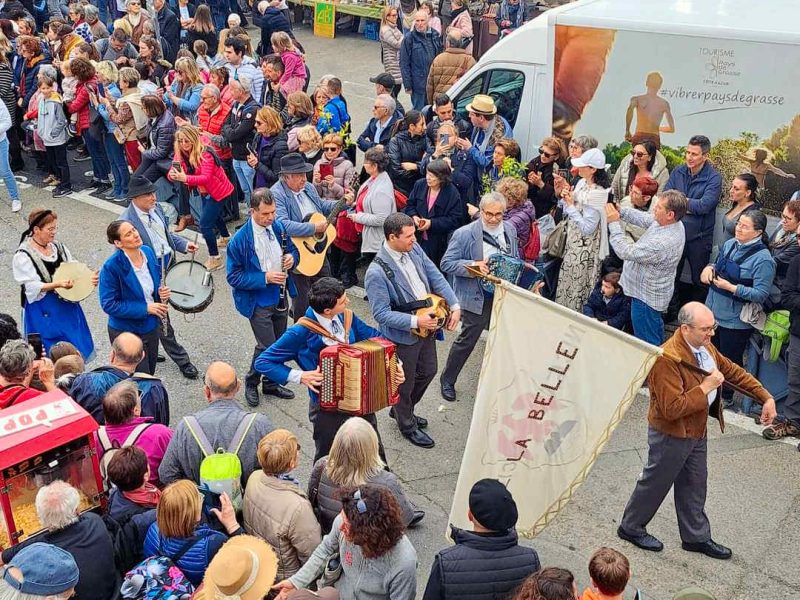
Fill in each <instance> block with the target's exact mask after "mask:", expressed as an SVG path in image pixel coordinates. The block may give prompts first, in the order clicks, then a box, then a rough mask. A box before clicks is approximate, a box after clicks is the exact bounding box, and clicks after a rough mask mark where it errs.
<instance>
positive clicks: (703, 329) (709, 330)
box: [687, 321, 719, 333]
mask: <svg viewBox="0 0 800 600" xmlns="http://www.w3.org/2000/svg"><path fill="white" fill-rule="evenodd" d="M687 327H691V328H692V329H697V330H698V331H701V332H703V333H714V332H715V331H716V330H717V327H719V323H717V322H716V321H714V324H713V325H712V326H711V327H695V326H694V325H687Z"/></svg>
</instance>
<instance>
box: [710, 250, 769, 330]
mask: <svg viewBox="0 0 800 600" xmlns="http://www.w3.org/2000/svg"><path fill="white" fill-rule="evenodd" d="M753 243H755V244H760V241H757V242H753ZM751 245H752V244H740V243H739V242H737V241H736V238H733V239H730V240H728V241H727V242H725V243H724V244H723V245H722V248H720V251H719V253H720V256H722V257H729V260H731V261H733V262H735V263H736V264H738V265H739V278H740V279H745V280H752V282H753V283H752V285H742V284H739V285H737V286H736V291H735V292H734V293H733V295H732V296H729V295H727V294H722V293H720V291H719V290H718V289H717V288H716V287H714V286H713V285H712V286H711V287H710V288H709V290H708V296H707V297H706V306H707V307H708V308H710V309H711V312H713V313H714V317H715V318H716V319H717V322H718V323H719V324H720V326H721V327H726V328H728V329H750V328H751V326H750V325H749V324H748V323H745V322H743V321H742V320H741V319H740V318H739V313H740V312H741V311H742V307H743V306H744V305H745V304H747V303H748V302H754V303H755V304H762V303H764V302H765V301H766V300H767V298H768V297H769V292H770V289H771V288H772V281H773V279H775V261H774V260H773V259H772V255H771V254H770V252H769V249H768V248H767V247H766V246H763V247H762V248H761V250H759V251H758V252H756V253H755V254H751V255H750V256H748V257H747V258H746V259H745V260H742V257H744V256H745V255H746V254H747V253H748V250H749V249H750V248H751ZM729 253H730V254H729ZM719 275H720V276H723V274H722V273H719Z"/></svg>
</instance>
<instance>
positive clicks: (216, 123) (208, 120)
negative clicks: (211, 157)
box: [197, 102, 233, 160]
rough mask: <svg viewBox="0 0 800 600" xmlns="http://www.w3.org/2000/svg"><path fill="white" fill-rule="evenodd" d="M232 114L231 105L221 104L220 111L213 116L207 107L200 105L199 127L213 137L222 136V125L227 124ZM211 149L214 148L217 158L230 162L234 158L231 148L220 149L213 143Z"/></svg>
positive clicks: (198, 112)
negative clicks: (226, 120) (229, 115)
mask: <svg viewBox="0 0 800 600" xmlns="http://www.w3.org/2000/svg"><path fill="white" fill-rule="evenodd" d="M230 112H231V105H230V104H226V103H225V102H223V103H221V104H220V106H219V109H218V110H217V112H215V113H214V114H213V115H212V114H209V112H208V111H207V110H206V109H205V107H204V106H203V105H202V104H200V108H198V109H197V126H198V127H199V128H200V130H201V131H205V132H206V133H210V134H211V135H222V124H223V123H224V122H225V119H227V118H228V114H229V113H230ZM211 147H212V148H214V151H215V152H216V153H217V156H219V157H220V158H221V159H222V160H230V159H231V158H232V157H233V154H231V148H230V146H228V147H227V148H220V147H219V146H217V145H216V144H213V143H212V144H211Z"/></svg>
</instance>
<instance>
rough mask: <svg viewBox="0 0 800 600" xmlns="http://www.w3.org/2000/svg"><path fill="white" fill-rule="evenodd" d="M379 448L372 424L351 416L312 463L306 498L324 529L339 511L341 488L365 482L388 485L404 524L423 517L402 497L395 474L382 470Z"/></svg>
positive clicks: (328, 528) (331, 522)
mask: <svg viewBox="0 0 800 600" xmlns="http://www.w3.org/2000/svg"><path fill="white" fill-rule="evenodd" d="M379 448H380V439H379V438H378V433H377V432H376V430H375V429H374V427H373V426H372V425H370V423H368V422H367V421H366V420H364V419H362V418H361V417H351V418H350V419H347V421H345V422H344V424H343V425H342V426H341V427H340V428H339V431H337V432H336V436H335V437H334V438H333V444H332V445H331V451H330V454H328V456H323V457H322V458H320V459H319V460H318V461H317V462H316V463H315V464H314V469H313V470H312V471H311V478H310V480H309V482H308V498H309V500H311V505H312V506H313V507H314V510H315V511H316V513H317V515H318V516H319V519H320V525H322V530H323V531H324V532H326V533H327V532H328V531H330V530H331V525H332V524H333V520H334V519H335V518H336V516H337V515H338V514H339V513H340V512H341V511H342V503H341V501H340V500H339V495H340V494H341V491H342V490H343V489H346V488H349V487H353V486H359V485H365V484H373V485H378V486H381V487H385V488H388V490H389V491H390V492H392V495H393V496H394V497H395V498H396V499H397V502H398V503H399V504H400V510H401V512H402V514H403V522H404V523H405V524H406V525H408V526H412V525H416V524H417V523H419V522H420V521H421V520H422V518H423V517H424V516H425V513H424V512H423V511H421V510H416V508H415V507H414V505H413V504H412V503H411V501H410V500H409V499H408V498H406V495H405V493H404V492H403V488H402V486H401V485H400V480H399V479H397V476H396V475H395V474H394V473H392V472H391V471H387V470H386V464H385V463H384V461H383V460H381V456H380V450H379Z"/></svg>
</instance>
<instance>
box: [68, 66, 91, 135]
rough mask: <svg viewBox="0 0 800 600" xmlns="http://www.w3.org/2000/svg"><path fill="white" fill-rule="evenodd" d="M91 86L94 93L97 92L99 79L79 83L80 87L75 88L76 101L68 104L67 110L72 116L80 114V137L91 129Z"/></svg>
mask: <svg viewBox="0 0 800 600" xmlns="http://www.w3.org/2000/svg"><path fill="white" fill-rule="evenodd" d="M87 86H89V87H90V88H92V90H93V91H95V92H96V91H97V78H96V77H92V78H91V79H90V80H89V81H80V82H78V87H76V88H75V99H74V100H73V101H72V102H67V103H66V106H67V110H68V111H69V113H70V114H75V113H77V114H78V124H77V127H76V129H77V131H78V135H80V134H81V133H83V131H84V130H85V129H89V89H88V88H87Z"/></svg>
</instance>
